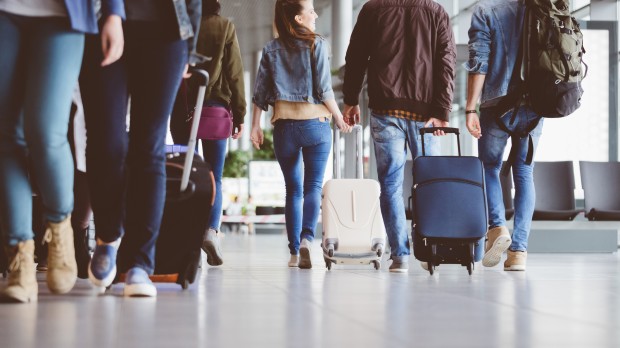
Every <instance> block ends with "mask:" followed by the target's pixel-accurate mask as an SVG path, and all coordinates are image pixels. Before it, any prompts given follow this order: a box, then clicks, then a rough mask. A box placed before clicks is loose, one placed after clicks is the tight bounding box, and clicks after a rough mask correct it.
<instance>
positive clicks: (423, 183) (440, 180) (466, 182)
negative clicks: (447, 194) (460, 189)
mask: <svg viewBox="0 0 620 348" xmlns="http://www.w3.org/2000/svg"><path fill="white" fill-rule="evenodd" d="M438 182H459V183H462V184H469V185H474V186H478V187H482V184H481V183H479V182H476V181H471V180H465V179H432V180H428V181H424V182H421V183H419V184H415V185H413V189H414V190H415V189H416V188H417V187H418V186H426V185H430V184H435V183H438Z"/></svg>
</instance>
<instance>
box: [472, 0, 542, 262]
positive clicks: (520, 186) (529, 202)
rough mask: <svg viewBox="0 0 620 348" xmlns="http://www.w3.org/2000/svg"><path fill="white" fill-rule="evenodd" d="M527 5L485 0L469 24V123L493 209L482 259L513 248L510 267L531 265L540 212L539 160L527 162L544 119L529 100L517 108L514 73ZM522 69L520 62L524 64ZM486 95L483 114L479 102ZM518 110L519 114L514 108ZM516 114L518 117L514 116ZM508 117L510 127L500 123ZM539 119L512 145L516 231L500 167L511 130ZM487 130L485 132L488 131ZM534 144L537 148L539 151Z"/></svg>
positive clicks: (522, 128) (524, 127)
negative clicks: (534, 219)
mask: <svg viewBox="0 0 620 348" xmlns="http://www.w3.org/2000/svg"><path fill="white" fill-rule="evenodd" d="M524 16H525V5H524V3H523V1H520V0H483V1H480V2H479V3H478V4H477V5H476V7H475V9H474V12H473V15H472V19H471V27H470V29H469V32H468V33H469V60H468V61H467V62H466V63H465V68H466V69H467V71H468V72H469V74H468V78H467V104H466V107H465V110H466V111H465V113H466V116H467V123H466V124H467V129H468V130H469V132H470V133H471V135H472V136H473V137H475V138H476V139H478V157H480V159H481V160H482V162H483V164H484V180H485V185H486V192H487V205H488V209H489V226H490V228H489V231H488V232H487V240H486V244H485V254H484V257H483V258H482V265H483V266H486V267H493V266H495V265H497V264H498V263H499V262H500V261H501V258H502V255H503V253H504V252H505V251H506V250H507V249H508V258H507V259H506V261H505V262H504V270H506V271H525V267H526V261H527V242H528V238H529V234H530V227H531V224H532V216H533V215H534V203H535V202H536V191H535V188H534V176H533V172H534V162H533V161H532V163H531V165H528V164H526V162H527V153H528V146H530V145H529V138H531V139H532V144H531V146H533V147H534V149H535V148H536V146H538V142H539V140H540V136H541V135H542V127H543V119H542V118H541V117H540V115H538V114H536V112H534V111H533V110H532V109H531V107H530V106H529V105H528V104H527V102H525V103H522V104H523V105H520V106H519V107H516V108H515V105H516V101H517V99H518V98H519V95H518V94H519V81H518V79H513V78H512V77H513V76H514V73H513V72H514V71H515V69H516V66H517V65H516V63H517V61H518V55H519V44H520V42H521V36H522V32H523V20H524ZM518 68H519V69H520V67H518ZM478 101H480V117H478V111H477V110H476V106H477V103H478ZM515 112H516V113H517V114H516V115H514V116H513V113H515ZM513 117H514V122H510V121H509V120H510V119H512V118H513ZM498 122H503V123H504V125H505V127H506V129H503V127H500V125H499V124H498ZM533 122H538V125H537V126H536V127H535V128H534V129H533V130H531V131H530V132H529V134H530V135H531V137H529V136H526V137H522V138H519V137H513V138H512V146H513V147H516V148H514V149H512V150H511V151H514V153H515V154H516V156H515V158H514V162H513V163H512V173H513V178H514V183H515V199H514V200H515V204H514V205H515V216H514V230H513V233H512V237H511V236H510V233H509V231H508V228H507V227H506V215H505V207H504V201H503V196H502V187H501V183H500V179H499V176H500V171H501V168H502V158H503V155H504V149H505V148H506V144H507V142H508V138H509V137H510V134H509V133H508V132H506V130H509V131H511V132H513V133H515V134H521V133H523V132H524V131H525V130H527V129H529V127H530V125H532V124H533ZM483 131H484V132H483ZM534 149H532V151H534Z"/></svg>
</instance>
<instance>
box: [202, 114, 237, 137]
mask: <svg viewBox="0 0 620 348" xmlns="http://www.w3.org/2000/svg"><path fill="white" fill-rule="evenodd" d="M232 131H233V121H232V115H231V113H230V110H229V109H227V108H225V107H222V106H204V107H203V108H202V114H201V115H200V125H199V126H198V136H197V138H198V139H205V140H222V139H228V138H229V137H230V136H231V135H232Z"/></svg>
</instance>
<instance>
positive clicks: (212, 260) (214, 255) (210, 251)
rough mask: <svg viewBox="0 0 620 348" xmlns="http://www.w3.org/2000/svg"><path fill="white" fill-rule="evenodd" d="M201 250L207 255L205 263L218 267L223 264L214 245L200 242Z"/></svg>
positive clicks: (209, 242) (208, 242)
mask: <svg viewBox="0 0 620 348" xmlns="http://www.w3.org/2000/svg"><path fill="white" fill-rule="evenodd" d="M202 250H204V252H205V253H207V263H208V264H209V265H211V266H220V265H221V264H223V263H224V261H223V260H222V256H221V255H220V253H219V252H218V251H217V249H216V248H215V244H214V243H213V242H211V241H207V240H205V241H204V242H202Z"/></svg>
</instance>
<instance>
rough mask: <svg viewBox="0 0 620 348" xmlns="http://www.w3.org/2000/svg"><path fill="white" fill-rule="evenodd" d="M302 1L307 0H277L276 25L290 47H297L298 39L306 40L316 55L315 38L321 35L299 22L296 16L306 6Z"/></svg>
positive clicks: (281, 37) (279, 34) (281, 36)
mask: <svg viewBox="0 0 620 348" xmlns="http://www.w3.org/2000/svg"><path fill="white" fill-rule="evenodd" d="M302 1H307V0H278V1H276V15H275V25H276V30H277V32H278V36H279V38H280V39H281V40H282V41H284V44H285V45H287V46H288V47H291V48H293V47H295V41H296V40H302V41H306V42H307V43H308V45H309V46H310V53H311V54H313V55H314V40H315V39H316V38H317V37H320V35H318V34H316V33H314V32H313V31H312V30H310V29H308V28H306V27H304V26H303V25H301V24H299V23H297V21H296V20H295V16H297V15H298V14H301V11H303V9H304V7H303V6H302V5H301V2H302Z"/></svg>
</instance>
